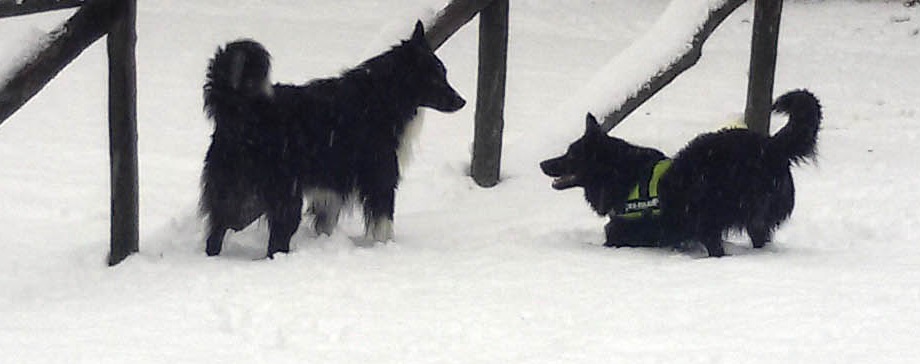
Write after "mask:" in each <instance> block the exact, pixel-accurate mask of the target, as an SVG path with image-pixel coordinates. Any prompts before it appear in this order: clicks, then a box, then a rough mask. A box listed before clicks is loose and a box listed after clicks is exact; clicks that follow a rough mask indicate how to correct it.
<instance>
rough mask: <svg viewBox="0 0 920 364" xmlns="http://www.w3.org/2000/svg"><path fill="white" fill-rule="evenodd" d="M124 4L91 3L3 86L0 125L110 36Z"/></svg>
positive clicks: (117, 0) (111, 0)
mask: <svg viewBox="0 0 920 364" xmlns="http://www.w3.org/2000/svg"><path fill="white" fill-rule="evenodd" d="M124 4H125V2H124V1H121V0H88V1H86V4H84V5H83V6H82V7H81V8H80V10H78V11H77V12H76V13H75V14H74V15H73V16H71V17H70V19H68V20H67V21H66V22H65V23H64V24H62V25H61V26H59V27H58V28H57V29H55V30H53V31H52V32H51V34H49V38H50V39H51V40H50V41H49V42H48V43H47V44H45V45H43V46H42V47H41V49H40V50H38V51H37V52H36V54H35V55H34V56H33V57H32V58H31V59H30V60H28V61H26V63H25V64H23V65H22V66H20V67H19V69H18V70H16V71H14V72H13V74H12V75H11V76H10V78H9V79H8V80H7V81H6V83H5V84H0V124H3V122H4V121H6V120H7V119H8V118H9V117H10V116H11V115H13V113H15V112H16V111H17V110H19V108H21V107H22V106H23V105H25V103H26V102H28V101H29V99H31V98H32V97H33V96H35V94H37V93H38V91H41V89H42V88H43V87H45V85H46V84H48V82H49V81H51V80H52V79H53V78H54V77H55V76H57V74H58V73H60V72H61V70H63V69H64V67H66V66H67V65H68V64H69V63H70V62H71V61H73V60H74V59H75V58H77V56H79V55H80V53H82V52H83V50H85V49H86V48H87V47H89V46H90V45H91V44H93V42H95V41H96V40H98V39H99V38H101V37H102V36H103V35H105V34H106V33H108V31H109V29H110V28H111V27H112V24H114V23H115V21H116V20H117V19H118V17H119V16H120V14H122V13H123V10H124V9H123V8H124Z"/></svg>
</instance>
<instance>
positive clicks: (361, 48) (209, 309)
mask: <svg viewBox="0 0 920 364" xmlns="http://www.w3.org/2000/svg"><path fill="white" fill-rule="evenodd" d="M675 1H681V0H675ZM699 1H703V2H712V1H710V0H699ZM442 5H443V1H442V0H392V1H373V2H372V1H366V2H343V1H334V0H325V1H310V2H303V1H299V0H260V1H244V0H230V1H227V0H196V1H183V0H158V1H140V2H139V6H140V8H139V10H138V26H139V29H138V31H139V41H138V58H139V60H138V71H139V74H138V83H139V90H138V93H139V95H138V96H139V105H138V109H139V110H138V114H139V115H138V119H139V137H140V140H139V148H140V168H141V176H140V177H141V181H140V182H141V185H140V186H141V242H140V245H141V252H140V253H139V254H137V255H134V256H132V257H131V258H129V259H128V260H127V261H125V262H124V263H122V264H121V265H118V266H116V267H114V268H109V267H106V266H105V264H104V261H105V256H106V253H107V250H108V213H109V211H108V210H109V185H108V182H109V176H108V173H107V171H108V152H107V148H108V147H107V142H108V138H107V126H106V119H105V110H106V97H105V96H106V77H105V68H106V63H105V47H104V44H103V43H97V44H95V45H94V46H92V47H91V48H90V49H89V50H87V51H86V52H85V53H84V54H83V55H82V56H81V57H80V58H78V59H77V61H76V62H74V63H73V64H71V65H70V66H68V67H67V68H66V69H65V70H64V71H63V72H62V73H61V74H60V76H59V77H58V78H57V79H55V80H54V81H52V82H51V84H49V85H48V87H46V89H45V90H43V91H42V92H41V93H40V94H39V95H38V96H37V97H36V98H34V99H33V100H31V101H30V102H29V103H28V104H27V105H26V106H25V107H24V108H23V109H22V110H20V111H19V112H18V113H17V114H15V115H14V116H13V117H12V118H10V119H9V120H7V121H6V122H5V123H4V124H3V125H2V126H0V204H2V208H0V362H2V363H259V362H265V363H610V362H623V363H713V362H723V363H909V362H915V361H917V359H920V339H918V336H917V327H918V326H920V308H918V307H920V244H918V242H917V241H916V240H917V239H918V238H920V235H918V234H920V215H918V213H917V208H916V206H917V205H918V204H920V193H918V192H917V191H916V190H915V188H916V186H917V185H918V184H920V174H918V173H917V171H916V167H917V166H918V165H920V157H918V155H920V143H918V141H920V140H918V135H917V134H918V130H920V104H918V100H920V70H918V68H917V65H918V63H920V35H918V33H920V7H914V8H908V7H905V6H903V5H902V2H895V1H891V2H885V1H844V0H827V1H818V0H814V1H794V0H790V1H786V4H785V7H784V14H783V23H782V28H781V33H782V35H781V40H780V47H781V48H780V56H779V60H778V63H779V64H778V69H777V81H776V90H777V92H778V93H779V92H783V91H785V90H788V89H793V88H801V87H807V88H809V89H810V90H812V91H813V92H814V93H815V94H816V95H818V96H819V97H820V98H821V100H822V102H823V104H824V106H825V124H824V128H823V130H822V131H821V133H820V142H819V148H820V152H821V155H820V162H819V163H818V164H817V165H807V166H803V167H800V168H797V169H795V171H794V175H795V178H796V187H797V189H798V200H797V206H796V210H795V212H794V214H793V216H792V218H791V219H790V221H789V222H788V223H787V224H786V225H784V226H783V227H782V228H781V230H780V231H779V232H778V234H777V236H776V242H775V244H773V245H772V246H770V247H768V248H767V249H765V250H762V251H754V250H751V249H750V248H749V244H748V243H747V242H746V240H745V238H743V237H740V236H734V237H731V238H730V239H731V240H732V241H733V242H734V243H733V244H732V245H731V246H729V247H728V251H729V253H730V254H732V256H730V257H726V258H722V259H700V254H682V253H676V252H671V251H663V250H651V249H619V250H613V249H605V248H602V247H601V246H600V242H601V241H602V239H603V236H602V231H601V230H602V225H603V224H604V222H605V221H604V220H603V219H601V218H598V217H596V216H594V215H593V214H592V213H591V212H590V211H589V209H588V207H587V206H586V204H585V203H584V201H583V200H582V197H581V195H580V191H568V192H565V193H560V192H556V191H553V190H552V189H551V188H550V187H549V184H550V180H549V178H547V177H545V176H542V175H541V174H540V172H539V170H538V168H537V163H538V161H540V160H541V159H543V158H545V157H549V156H551V155H553V154H555V153H558V152H561V151H562V150H563V149H564V147H565V145H566V143H567V142H569V141H570V140H572V139H574V138H575V137H576V136H577V135H578V134H579V133H580V132H581V128H582V126H583V122H582V121H583V116H584V114H583V112H584V111H585V110H575V111H567V110H566V109H565V108H563V107H562V105H566V104H569V105H570V104H571V103H572V102H580V101H582V100H574V101H573V100H571V98H572V95H579V94H584V91H583V90H584V87H585V85H587V84H589V83H590V81H591V80H596V79H598V78H604V77H609V76H610V75H609V74H597V72H599V71H600V70H602V69H603V67H604V65H606V64H608V63H609V61H610V60H611V59H614V58H615V57H616V56H617V55H618V54H620V52H621V51H623V50H624V49H626V48H627V47H628V46H629V45H630V44H631V43H632V42H633V41H635V40H637V39H640V38H641V37H643V36H644V35H645V34H646V32H647V31H648V30H649V29H652V26H653V25H654V24H655V22H656V20H657V19H658V17H659V16H660V15H662V14H664V13H665V12H666V9H668V5H669V1H666V0H646V1H632V0H605V1H593V0H567V1H565V2H561V1H538V0H513V1H512V7H511V39H510V47H511V48H510V59H509V64H510V70H509V75H508V96H507V102H508V103H507V107H506V137H505V155H504V165H503V173H502V174H503V183H501V184H500V185H499V186H497V187H495V188H492V189H480V188H478V187H476V186H475V185H474V184H473V183H472V182H471V181H470V180H469V178H468V177H466V176H465V174H466V170H467V169H468V164H469V161H468V160H469V145H470V142H471V138H472V115H473V107H472V106H473V105H474V104H475V103H473V102H471V103H470V104H469V105H470V106H468V107H467V108H466V109H464V110H462V111H461V112H458V113H456V114H452V115H445V114H440V113H437V112H428V113H427V120H426V125H425V128H424V130H423V131H422V135H421V138H420V141H419V145H418V146H417V148H416V154H415V157H414V161H413V163H412V164H411V165H410V167H409V168H408V170H406V171H405V175H404V179H403V181H402V184H401V186H400V191H399V193H398V194H397V212H396V239H397V241H396V242H393V243H390V244H386V245H378V246H374V247H371V248H360V247H356V246H355V245H354V244H353V243H352V241H351V239H349V237H350V236H356V235H360V233H361V232H362V231H361V224H360V221H358V220H359V219H358V216H360V214H358V215H355V216H352V217H349V218H348V219H347V220H346V221H344V223H343V224H342V225H341V226H340V231H339V232H338V233H336V234H335V235H334V236H332V237H322V238H316V237H312V236H311V235H310V234H309V233H308V232H307V231H306V230H307V229H302V230H301V232H299V233H298V234H297V235H296V236H295V238H294V242H293V248H294V252H293V253H292V254H290V255H287V256H282V257H279V258H278V259H275V260H273V261H269V260H256V258H259V257H261V256H262V255H263V254H264V251H265V241H266V238H267V232H266V228H265V224H264V223H261V224H258V225H256V226H254V227H253V228H251V229H249V230H247V231H245V232H243V233H239V234H233V235H230V236H229V238H228V244H227V246H226V247H225V253H224V254H223V255H221V256H220V257H217V258H207V257H205V255H204V252H203V250H204V249H203V241H202V231H201V229H202V223H201V221H200V220H199V219H198V218H197V216H196V204H197V196H198V176H199V173H200V169H201V160H202V157H203V155H204V151H205V149H206V147H207V144H208V142H209V136H210V131H211V125H210V123H209V122H208V121H207V120H206V119H205V117H204V115H203V113H202V111H201V104H202V101H201V85H202V81H203V78H204V69H205V66H206V62H207V59H208V58H209V57H210V56H211V55H212V53H213V51H214V50H215V49H216V47H217V46H218V45H219V44H222V43H223V42H226V41H228V40H232V39H235V38H237V37H243V36H245V37H252V38H255V39H258V40H260V41H262V42H263V43H265V45H266V46H267V47H268V49H269V50H270V51H271V52H272V53H273V56H274V77H275V79H276V80H279V81H286V82H295V81H302V80H306V79H309V78H312V77H317V76H326V75H332V74H335V73H337V72H338V71H340V70H342V69H344V68H346V67H349V66H352V65H354V64H356V63H357V62H359V61H360V60H362V59H363V58H365V57H367V56H368V55H370V54H373V53H375V52H377V51H379V50H380V49H382V46H381V44H388V43H395V42H396V41H397V39H396V38H397V37H396V36H394V35H393V34H396V32H397V31H398V30H401V29H408V28H409V26H410V25H411V21H412V20H413V19H414V18H415V17H425V16H429V15H430V14H431V13H432V12H433V11H436V10H437V9H439V8H440V7H441V6H442ZM70 13H72V11H62V12H56V13H51V14H43V15H35V16H28V17H22V18H13V19H2V20H0V69H5V68H9V67H10V64H11V63H12V62H16V59H17V58H18V57H17V56H16V55H18V54H24V52H23V49H24V48H26V47H27V46H28V44H29V43H31V42H34V40H35V39H38V38H39V36H38V35H40V34H42V33H43V32H46V31H47V30H50V29H52V28H53V27H55V26H56V25H57V24H59V23H60V22H61V21H62V20H63V19H65V18H66V17H67V16H69V15H70ZM751 13H752V6H751V4H747V5H745V6H742V7H741V8H740V9H739V10H738V11H737V12H736V13H735V14H734V15H733V16H731V17H730V18H728V19H727V20H726V21H725V23H723V25H722V26H721V27H720V29H719V30H718V31H717V32H716V33H715V34H713V36H712V37H711V38H710V40H709V41H708V43H707V45H706V47H705V48H704V56H703V59H702V61H701V62H700V63H699V64H698V65H697V66H696V67H694V68H693V69H691V70H690V71H688V72H687V73H686V74H684V75H683V76H681V77H680V78H679V79H678V80H677V81H676V82H675V83H674V84H672V85H671V86H669V87H668V88H667V89H665V90H664V91H663V92H662V93H660V94H659V95H657V96H656V97H655V98H654V99H652V100H651V101H650V102H649V103H648V104H646V105H644V106H643V107H642V108H640V109H639V110H637V111H636V113H634V114H633V115H632V116H631V117H630V118H629V119H627V120H626V121H625V122H624V123H623V124H621V125H620V126H618V127H617V129H615V130H614V131H613V133H614V134H616V135H619V136H622V137H625V138H627V139H629V140H631V141H634V142H636V143H640V144H646V145H652V146H657V147H659V148H660V149H662V150H664V151H666V152H669V153H673V152H675V151H676V150H678V149H679V148H680V147H681V146H682V145H683V144H684V143H685V142H686V141H687V140H689V139H690V138H692V137H693V136H694V135H696V134H698V133H701V132H705V131H709V130H713V129H716V128H719V127H721V126H723V125H724V124H725V123H726V121H727V119H728V118H729V117H730V116H731V115H732V114H734V113H737V112H739V111H741V110H742V109H743V105H744V98H745V87H746V79H747V77H746V69H747V64H748V44H749V42H750V27H751V18H752V15H751ZM475 28H476V27H475V23H473V24H471V26H468V27H467V28H465V29H464V30H462V31H461V32H459V33H458V34H457V35H456V36H454V37H453V38H452V39H450V40H449V41H448V42H447V43H446V44H445V45H444V47H443V48H441V49H440V50H439V52H438V53H439V55H440V56H441V57H442V58H443V59H444V61H445V63H446V65H447V67H448V69H449V74H448V76H449V78H450V79H451V81H452V82H453V83H454V84H455V85H456V86H457V88H458V90H459V91H460V92H461V93H462V94H463V95H464V96H466V97H467V98H468V99H469V100H470V101H473V100H474V99H475V79H476V76H475V70H476V50H477V44H476V32H475ZM649 47H650V48H649V49H657V48H656V47H654V46H653V45H650V46H649ZM642 61H645V58H640V59H637V60H636V62H642ZM595 96H596V95H595ZM783 122H784V120H782V119H775V122H774V123H775V124H776V126H779V125H781V124H782V123H783Z"/></svg>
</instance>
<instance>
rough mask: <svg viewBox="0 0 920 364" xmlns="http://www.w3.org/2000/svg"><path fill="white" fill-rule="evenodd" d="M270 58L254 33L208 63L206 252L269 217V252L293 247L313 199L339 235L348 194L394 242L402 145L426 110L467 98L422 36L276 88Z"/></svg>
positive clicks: (319, 222) (374, 231)
mask: <svg viewBox="0 0 920 364" xmlns="http://www.w3.org/2000/svg"><path fill="white" fill-rule="evenodd" d="M269 69H270V56H269V54H268V52H267V51H266V50H265V48H264V47H263V46H262V45H261V44H259V43H257V42H255V41H252V40H240V41H236V42H232V43H229V44H227V45H226V46H225V47H224V48H222V49H218V50H217V53H216V54H215V55H214V58H213V59H212V60H211V62H210V65H209V66H208V73H207V81H206V83H205V86H204V100H205V110H206V111H207V114H208V116H209V117H211V118H212V119H213V120H214V123H215V128H214V134H213V135H212V141H211V146H210V148H209V149H208V152H207V155H206V156H205V163H204V171H203V173H202V194H201V211H202V213H203V214H204V215H206V216H207V217H208V227H209V231H208V238H207V248H206V252H207V254H208V255H216V254H219V253H220V250H221V246H222V244H223V239H224V235H225V233H226V230H227V229H233V230H240V229H243V228H245V227H246V226H248V225H249V224H251V223H252V222H253V221H255V220H256V219H258V218H259V217H260V216H262V215H265V216H266V218H267V220H268V224H269V230H270V236H269V242H268V256H269V257H271V256H272V255H273V254H274V253H277V252H287V251H288V250H289V245H290V238H291V236H292V235H293V234H294V232H295V231H296V230H297V228H298V226H299V225H300V221H301V214H302V207H303V199H304V196H307V197H309V198H310V205H309V209H308V212H310V213H311V214H312V215H313V216H314V221H313V225H314V228H315V230H316V231H317V233H326V234H330V233H332V230H333V229H334V227H335V225H336V223H337V222H338V217H339V212H340V209H341V208H342V207H343V205H344V204H345V203H346V200H349V199H353V200H355V201H357V202H358V203H360V204H361V205H362V206H363V210H364V216H365V226H366V229H367V236H368V238H370V239H374V240H380V241H385V240H389V239H392V220H393V209H394V206H393V203H394V195H395V191H396V186H397V183H398V181H399V165H398V161H397V150H398V148H399V147H400V145H401V144H402V143H404V141H403V140H402V138H403V136H404V131H405V130H406V127H407V125H408V124H409V123H410V122H412V120H413V118H414V117H415V116H416V113H417V109H418V108H419V107H422V106H424V107H430V108H433V109H436V110H439V111H444V112H453V111H456V110H459V109H460V108H462V107H463V106H464V104H465V103H466V102H465V101H464V100H463V98H462V97H460V95H458V94H457V92H456V91H455V90H454V89H453V88H452V87H451V86H450V85H449V84H448V83H447V79H446V70H445V68H444V65H443V64H442V63H441V61H440V60H439V59H438V58H437V57H436V56H435V55H434V52H433V51H432V49H431V47H430V46H429V45H428V43H427V41H426V40H425V38H424V30H423V28H422V24H421V22H419V23H417V24H416V28H415V31H414V32H413V34H412V37H411V38H410V39H409V40H406V41H403V42H402V43H401V44H399V45H397V46H395V47H393V48H392V49H390V50H389V51H387V52H385V53H383V54H381V55H378V56H376V57H374V58H371V59H369V60H367V61H365V62H364V63H362V64H360V65H358V66H357V67H355V68H354V69H351V70H348V71H346V72H344V73H343V74H342V75H341V76H339V77H334V78H327V79H317V80H313V81H311V82H309V83H307V84H306V85H284V84H275V85H271V84H270V80H269Z"/></svg>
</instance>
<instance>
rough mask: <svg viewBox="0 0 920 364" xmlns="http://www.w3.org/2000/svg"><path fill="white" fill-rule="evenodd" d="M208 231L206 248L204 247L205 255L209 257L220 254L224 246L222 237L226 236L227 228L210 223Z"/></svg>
mask: <svg viewBox="0 0 920 364" xmlns="http://www.w3.org/2000/svg"><path fill="white" fill-rule="evenodd" d="M210 225H211V228H210V229H209V230H210V231H209V232H208V241H207V246H206V247H205V253H207V254H208V256H209V257H213V256H215V255H218V254H220V250H221V248H222V247H223V245H224V235H226V234H227V227H226V226H224V225H222V224H214V223H211V224H210Z"/></svg>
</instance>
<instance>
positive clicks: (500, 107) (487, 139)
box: [470, 0, 509, 187]
mask: <svg viewBox="0 0 920 364" xmlns="http://www.w3.org/2000/svg"><path fill="white" fill-rule="evenodd" d="M508 11H509V4H508V0H494V1H492V2H491V3H490V4H489V5H488V6H486V7H485V8H484V9H482V11H481V12H480V13H479V78H478V88H477V93H476V115H475V131H474V138H475V139H474V140H473V160H472V165H471V171H470V173H471V175H472V177H473V180H474V181H476V183H477V184H478V185H479V186H481V187H492V186H495V185H496V184H498V182H499V179H500V173H501V153H502V130H503V129H504V125H505V121H504V109H505V79H506V74H507V65H508Z"/></svg>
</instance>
